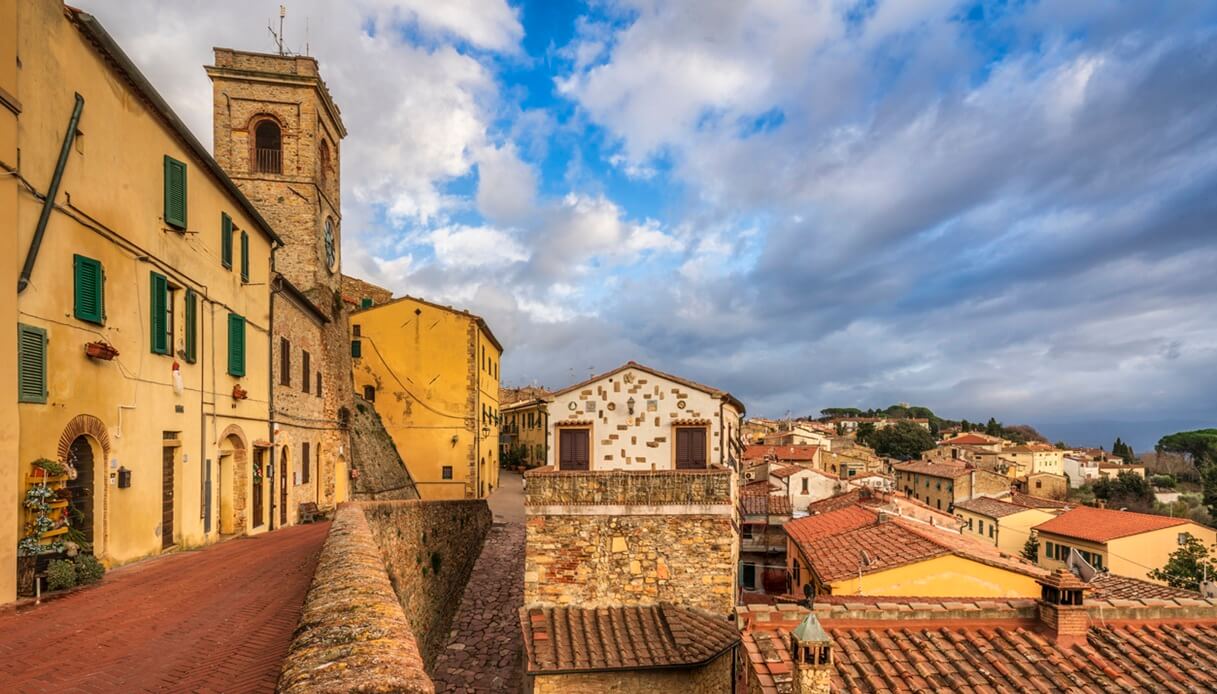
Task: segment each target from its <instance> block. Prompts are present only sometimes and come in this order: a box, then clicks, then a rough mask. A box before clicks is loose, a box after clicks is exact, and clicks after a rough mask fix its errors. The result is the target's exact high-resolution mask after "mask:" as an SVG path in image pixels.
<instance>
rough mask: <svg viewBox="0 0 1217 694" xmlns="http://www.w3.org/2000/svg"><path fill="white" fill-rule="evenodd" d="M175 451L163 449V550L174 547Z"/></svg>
mask: <svg viewBox="0 0 1217 694" xmlns="http://www.w3.org/2000/svg"><path fill="white" fill-rule="evenodd" d="M173 450H174V449H172V448H162V449H161V549H165V548H167V547H172V546H173V472H174V464H173V457H174V456H173Z"/></svg>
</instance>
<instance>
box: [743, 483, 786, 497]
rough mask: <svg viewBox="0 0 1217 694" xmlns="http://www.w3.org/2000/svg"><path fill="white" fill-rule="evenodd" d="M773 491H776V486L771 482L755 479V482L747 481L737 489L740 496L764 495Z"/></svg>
mask: <svg viewBox="0 0 1217 694" xmlns="http://www.w3.org/2000/svg"><path fill="white" fill-rule="evenodd" d="M773 491H777V487H775V486H774V485H773V484H771V483H770V482H769V480H757V481H755V482H749V483H748V484H745V485H744V486H742V487H740V489H739V493H740V496H752V495H760V496H765V495H767V494H769V493H770V492H773Z"/></svg>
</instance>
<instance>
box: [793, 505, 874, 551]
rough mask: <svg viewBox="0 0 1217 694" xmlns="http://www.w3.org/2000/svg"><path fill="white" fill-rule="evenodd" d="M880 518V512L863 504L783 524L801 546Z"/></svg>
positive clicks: (865, 524)
mask: <svg viewBox="0 0 1217 694" xmlns="http://www.w3.org/2000/svg"><path fill="white" fill-rule="evenodd" d="M878 520H879V514H877V513H875V512H874V511H871V510H868V509H864V508H862V507H861V506H856V505H855V506H849V507H847V508H843V509H840V510H838V511H831V512H829V513H821V514H819V515H815V516H807V517H806V518H797V519H795V520H792V521H790V522H789V523H786V524H785V525H783V526H782V529H783V530H785V531H786V535H787V536H788V537H790V539H791V540H793V541H794V542H795V544H797V545H799V547H800V548H803V547H805V546H806V545H807V544H808V543H810V542H813V541H815V540H819V539H821V538H825V537H830V536H832V535H837V534H839V533H846V532H849V531H851V530H856V529H858V528H861V527H865V526H867V525H871V524H873V523H875V522H876V521H878Z"/></svg>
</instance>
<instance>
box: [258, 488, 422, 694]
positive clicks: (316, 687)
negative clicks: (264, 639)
mask: <svg viewBox="0 0 1217 694" xmlns="http://www.w3.org/2000/svg"><path fill="white" fill-rule="evenodd" d="M278 691H279V692H282V693H284V694H311V693H313V692H339V691H343V692H347V691H366V692H420V693H421V692H428V693H429V692H434V691H435V688H434V686H433V685H432V684H431V679H430V678H429V677H428V676H427V674H426V672H425V671H424V669H423V661H422V656H421V655H420V654H419V651H418V645H417V642H416V641H415V639H414V633H413V632H412V631H411V628H410V623H409V621H408V620H407V619H406V615H405V612H404V611H403V610H402V607H401V604H400V603H399V602H398V600H397V595H396V594H395V593H394V592H393V585H392V584H391V583H390V581H389V574H388V572H387V571H386V569H385V564H384V558H383V556H382V555H381V552H380V548H379V547H377V546H376V543H375V542H374V541H373V539H372V531H371V529H370V528H369V527H368V521H367V518H366V517H365V516H364V514H363V510H362V509H361V508H360V507H359V506H358V505H357V504H344V505H343V506H342V507H341V508H340V509H339V511H338V514H337V516H336V517H335V519H334V523H333V525H331V526H330V533H329V536H328V537H327V538H326V541H325V547H324V548H323V549H322V550H321V557H320V559H319V560H318V562H317V570H316V573H314V575H313V583H312V586H311V587H310V588H309V592H308V596H307V597H306V598H305V601H304V610H303V612H302V613H301V615H300V624H299V626H297V627H296V633H295V637H294V638H293V639H292V644H291V647H290V650H289V652H288V655H287V658H285V659H284V661H283V669H282V671H281V673H280V676H279V686H278Z"/></svg>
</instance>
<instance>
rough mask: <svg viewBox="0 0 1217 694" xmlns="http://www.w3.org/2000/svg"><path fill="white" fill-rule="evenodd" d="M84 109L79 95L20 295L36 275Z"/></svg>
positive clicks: (20, 283)
mask: <svg viewBox="0 0 1217 694" xmlns="http://www.w3.org/2000/svg"><path fill="white" fill-rule="evenodd" d="M84 108H85V98H84V97H83V96H81V95H80V94H79V93H77V94H76V106H74V107H73V108H72V118H71V119H70V120H69V121H68V131H67V132H66V133H65V134H64V136H63V146H61V147H60V148H59V161H57V162H55V174H54V175H53V176H51V186H50V187H49V188H47V191H46V199H45V200H43V201H42V213H41V214H39V215H38V226H37V227H34V238H33V239H31V240H30V250H29V252H28V253H26V254H25V265H23V266H22V267H21V277H20V278H19V279H18V280H17V293H18V294H20V293H21V292H23V291H25V288H26V287H28V286H29V285H30V275H32V274H34V263H35V262H36V261H37V260H38V249H39V247H41V246H42V236H43V235H44V234H45V233H46V225H47V222H48V221H50V219H51V208H53V207H55V198H56V197H58V195H59V184H60V183H61V182H62V181H63V170H64V169H65V168H67V166H68V154H70V153H71V151H72V143H73V142H75V141H76V126H78V125H79V124H80V112H81V111H83V110H84Z"/></svg>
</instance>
